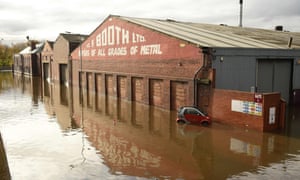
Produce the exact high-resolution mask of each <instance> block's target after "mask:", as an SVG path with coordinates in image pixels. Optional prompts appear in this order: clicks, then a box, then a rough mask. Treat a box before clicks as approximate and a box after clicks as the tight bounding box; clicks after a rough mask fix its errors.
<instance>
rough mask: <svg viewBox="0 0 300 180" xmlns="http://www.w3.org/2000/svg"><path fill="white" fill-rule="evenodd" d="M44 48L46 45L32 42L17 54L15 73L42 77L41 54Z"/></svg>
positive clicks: (15, 56) (14, 66)
mask: <svg viewBox="0 0 300 180" xmlns="http://www.w3.org/2000/svg"><path fill="white" fill-rule="evenodd" d="M43 47H44V43H37V42H35V41H30V46H28V47H26V48H25V49H23V50H22V51H21V52H19V53H18V54H15V55H14V65H13V70H14V73H18V74H22V75H26V76H41V75H42V62H41V52H42V50H43Z"/></svg>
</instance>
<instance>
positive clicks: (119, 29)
mask: <svg viewBox="0 0 300 180" xmlns="http://www.w3.org/2000/svg"><path fill="white" fill-rule="evenodd" d="M115 29H116V44H117V45H119V44H120V33H121V28H120V27H118V26H115Z"/></svg>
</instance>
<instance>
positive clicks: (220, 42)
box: [70, 15, 300, 130]
mask: <svg viewBox="0 0 300 180" xmlns="http://www.w3.org/2000/svg"><path fill="white" fill-rule="evenodd" d="M299 48H300V33H292V32H283V31H275V30H261V29H253V28H240V27H231V26H226V25H209V24H199V23H188V22H178V21H174V20H157V19H142V18H131V17H122V16H113V15H111V16H109V17H107V18H106V19H105V20H104V22H102V23H101V24H100V25H99V26H98V27H97V28H96V29H95V30H94V31H93V32H92V33H91V34H90V36H89V37H88V38H87V39H86V40H85V41H84V42H83V43H82V44H81V45H80V46H79V47H77V48H76V49H75V50H74V51H73V52H72V54H71V57H72V59H71V62H72V77H70V78H71V79H72V83H73V85H75V86H78V85H79V86H80V87H82V88H84V89H86V92H87V93H95V94H96V96H100V95H106V96H113V97H118V98H120V99H125V100H130V101H136V102H140V103H144V104H148V105H151V106H157V107H161V108H165V109H173V110H175V109H177V108H178V107H179V106H182V105H195V106H199V107H201V108H202V109H204V110H205V111H207V112H208V113H209V114H210V115H211V116H212V117H213V118H214V119H215V120H219V121H224V122H227V123H233V124H238V125H241V126H246V127H248V126H249V127H252V128H256V129H259V130H272V129H277V128H279V127H283V126H284V111H285V108H284V107H285V103H291V102H293V101H294V99H295V98H296V97H295V96H296V95H295V94H297V93H295V92H298V91H299V89H300V80H299V77H300V63H299V59H300V50H299Z"/></svg>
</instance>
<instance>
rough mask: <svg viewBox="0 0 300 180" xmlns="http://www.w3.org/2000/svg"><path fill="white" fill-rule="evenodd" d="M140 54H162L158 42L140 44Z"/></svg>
mask: <svg viewBox="0 0 300 180" xmlns="http://www.w3.org/2000/svg"><path fill="white" fill-rule="evenodd" d="M140 54H141V55H155V54H157V55H159V54H162V52H161V50H160V44H152V45H144V46H141V51H140Z"/></svg>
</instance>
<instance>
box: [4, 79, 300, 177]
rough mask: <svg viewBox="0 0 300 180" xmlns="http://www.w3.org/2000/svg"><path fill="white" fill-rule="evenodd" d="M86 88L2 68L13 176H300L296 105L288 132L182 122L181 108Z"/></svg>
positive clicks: (7, 146)
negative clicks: (178, 111) (178, 115)
mask: <svg viewBox="0 0 300 180" xmlns="http://www.w3.org/2000/svg"><path fill="white" fill-rule="evenodd" d="M79 92H80V91H79V90H78V89H74V90H73V91H70V88H68V87H65V86H59V85H58V84H49V83H48V82H42V81H40V80H38V79H30V78H21V77H18V76H15V77H13V76H12V74H11V73H0V132H1V134H2V138H3V144H4V146H5V150H6V155H7V161H8V165H9V170H10V173H11V177H12V179H14V180H19V179H20V180H24V179H28V180H41V179H51V180H52V179H55V180H60V179H62V180H65V179H72V180H73V179H124V180H127V179H130V180H131V179H185V180H190V179H191V180H193V179H249V178H250V179H298V178H300V171H299V169H300V133H299V129H300V113H299V110H300V108H290V109H289V112H290V115H289V121H288V123H287V129H286V131H285V132H281V133H280V134H279V133H277V134H276V133H261V132H256V131H251V130H246V129H240V128H234V127H230V126H226V125H222V124H219V123H213V125H212V126H210V127H201V126H192V125H188V126H179V125H177V124H176V123H175V114H176V112H170V111H166V110H161V109H158V108H153V107H149V106H146V105H142V104H136V103H132V102H128V101H121V100H118V99H116V98H112V97H105V96H101V95H96V94H94V93H92V92H86V91H83V93H84V96H83V101H81V98H80V96H79ZM81 103H82V105H83V106H81ZM1 157H4V155H3V154H1ZM1 163H2V162H1Z"/></svg>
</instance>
